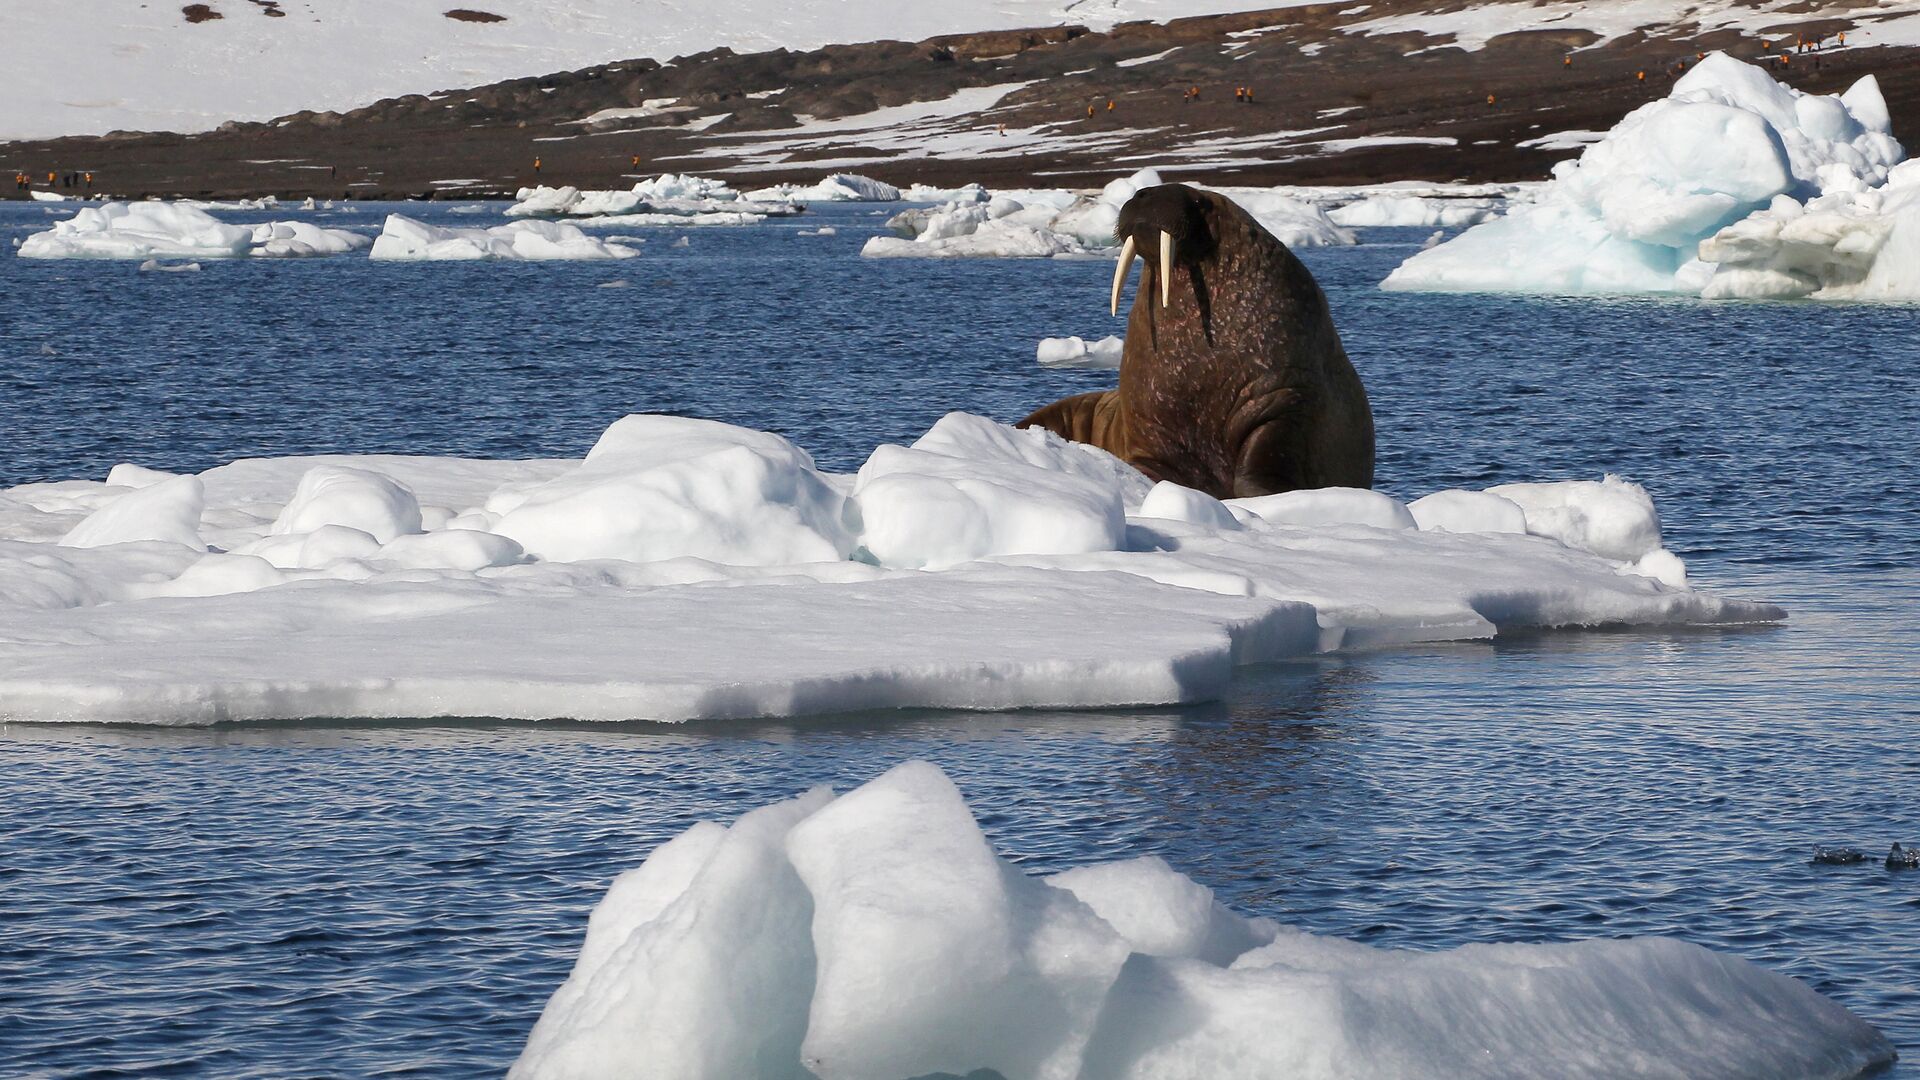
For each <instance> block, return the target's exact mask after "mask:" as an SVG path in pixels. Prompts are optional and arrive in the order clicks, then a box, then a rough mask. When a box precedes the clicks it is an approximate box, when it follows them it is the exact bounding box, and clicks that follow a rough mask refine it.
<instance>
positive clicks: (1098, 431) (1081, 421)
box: [1014, 390, 1127, 460]
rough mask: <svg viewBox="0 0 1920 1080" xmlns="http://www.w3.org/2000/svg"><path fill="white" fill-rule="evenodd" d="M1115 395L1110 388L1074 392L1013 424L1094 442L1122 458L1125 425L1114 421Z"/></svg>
mask: <svg viewBox="0 0 1920 1080" xmlns="http://www.w3.org/2000/svg"><path fill="white" fill-rule="evenodd" d="M1119 397H1120V396H1119V395H1118V394H1117V393H1115V392H1114V391H1112V390H1100V391H1096V392H1094V393H1091V394H1075V395H1073V396H1072V397H1067V398H1061V399H1060V400H1059V401H1056V402H1054V403H1053V404H1051V405H1048V406H1046V407H1044V408H1042V409H1039V410H1037V411H1035V412H1034V414H1033V415H1031V416H1029V417H1027V418H1026V419H1025V420H1022V421H1020V422H1019V423H1018V424H1015V425H1014V427H1023V428H1028V427H1037V428H1045V429H1047V430H1048V431H1051V432H1053V433H1054V434H1055V435H1058V436H1060V437H1061V438H1063V439H1066V440H1068V441H1071V442H1077V443H1086V444H1087V445H1089V446H1097V447H1099V448H1100V449H1102V450H1105V451H1106V452H1107V453H1109V454H1112V455H1113V456H1115V457H1117V458H1121V459H1123V460H1124V459H1125V458H1126V456H1127V455H1126V447H1125V445H1123V444H1124V443H1125V442H1126V439H1125V434H1124V433H1125V425H1123V424H1120V423H1119V422H1118V421H1119V419H1120V409H1119V405H1120V401H1119Z"/></svg>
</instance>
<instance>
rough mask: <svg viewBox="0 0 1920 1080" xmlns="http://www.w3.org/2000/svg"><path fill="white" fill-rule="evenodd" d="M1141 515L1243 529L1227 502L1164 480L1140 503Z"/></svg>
mask: <svg viewBox="0 0 1920 1080" xmlns="http://www.w3.org/2000/svg"><path fill="white" fill-rule="evenodd" d="M1242 512H1243V513H1244V512H1245V511H1242ZM1138 516H1140V517H1143V518H1160V519H1162V520H1167V521H1185V522H1188V523H1190V524H1194V525H1205V526H1207V527H1209V528H1214V529H1238V528H1239V527H1240V520H1239V519H1238V518H1236V517H1235V516H1234V514H1233V509H1232V508H1231V507H1229V506H1228V505H1227V504H1226V503H1223V502H1221V501H1220V500H1219V499H1216V498H1214V497H1213V496H1211V495H1209V494H1207V493H1206V492H1204V491H1195V490H1194V489H1192V488H1190V487H1181V486H1180V485H1179V484H1176V483H1174V482H1173V481H1171V480H1162V481H1160V482H1159V483H1157V484H1155V485H1153V490H1152V491H1149V492H1148V493H1147V497H1146V498H1145V499H1142V500H1141V502H1140V509H1139V511H1138Z"/></svg>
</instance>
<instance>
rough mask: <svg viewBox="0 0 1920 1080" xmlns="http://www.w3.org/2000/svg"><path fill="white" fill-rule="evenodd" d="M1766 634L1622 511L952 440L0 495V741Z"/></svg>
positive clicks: (1190, 688)
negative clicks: (1682, 627)
mask: <svg viewBox="0 0 1920 1080" xmlns="http://www.w3.org/2000/svg"><path fill="white" fill-rule="evenodd" d="M529 224H530V223H529ZM1780 617H1782V613H1781V612H1780V610H1779V609H1778V608H1774V607H1771V606H1769V605H1765V604H1755V603H1748V602H1743V601H1739V600H1732V599H1726V598H1722V597H1718V596H1715V595H1711V594H1709V593H1706V592H1702V591H1699V590H1695V589H1692V588H1690V587H1688V586H1687V584H1686V578H1685V568H1684V566H1683V565H1682V564H1681V561H1680V560H1679V559H1678V558H1677V557H1675V556H1674V555H1672V554H1671V553H1670V552H1667V551H1666V550H1665V549H1664V548H1663V547H1662V546H1661V532H1660V523H1659V518H1658V515H1657V513H1656V511H1655V508H1654V505H1653V501H1652V500H1651V499H1650V498H1649V497H1648V496H1647V494H1646V492H1645V491H1644V490H1642V489H1641V488H1639V487H1638V486H1636V485H1633V484H1629V483H1626V482H1625V481H1621V480H1618V479H1614V478H1608V479H1607V480H1605V481H1592V482H1587V481H1582V482H1566V483H1554V484H1526V485H1507V486H1505V487H1501V488H1496V489H1492V490H1490V491H1484V492H1470V491H1456V492H1448V493H1436V494H1434V495H1430V496H1428V497H1427V498H1425V499H1421V500H1418V501H1416V502H1415V503H1413V504H1412V505H1411V506H1407V505H1403V504H1401V503H1400V502H1398V501H1397V500H1395V499H1393V498H1391V497H1390V496H1388V495H1386V494H1384V493H1381V492H1375V491H1352V490H1345V489H1328V490H1323V491H1305V492H1291V493H1287V494H1284V495H1274V496H1267V497H1263V498H1258V499H1242V500H1234V501H1231V502H1224V503H1223V502H1221V501H1219V500H1217V499H1213V498H1211V497H1209V496H1207V495H1205V494H1202V493H1200V492H1197V491H1192V490H1189V489H1185V488H1181V487H1178V486H1176V485H1173V484H1165V483H1163V484H1158V485H1156V484H1153V483H1151V482H1149V481H1148V480H1147V478H1146V477H1144V476H1142V475H1141V474H1140V473H1138V472H1137V471H1135V470H1134V469H1132V468H1131V467H1129V466H1127V465H1125V464H1124V463H1122V462H1120V461H1119V460H1118V459H1116V458H1114V457H1112V456H1111V455H1108V454H1106V453H1104V452H1103V451H1100V450H1098V449H1095V448H1093V447H1089V446H1084V445H1080V444H1076V443H1069V442H1065V441H1063V440H1061V439H1059V438H1058V437H1056V436H1054V435H1052V434H1051V433H1048V432H1045V431H1035V430H1016V429H1014V428H1010V427H1006V426H1004V425H1001V424H997V423H994V422H992V421H990V420H987V419H984V418H981V417H977V416H971V415H967V414H964V413H954V414H951V415H949V416H947V417H945V418H943V419H942V420H941V421H940V422H939V423H937V424H935V425H934V426H933V428H931V429H930V430H929V431H928V432H927V433H926V434H925V435H923V436H922V437H921V438H919V439H918V440H916V441H915V442H914V443H913V444H911V445H908V446H899V445H886V446H881V447H879V448H877V449H875V450H874V451H873V453H872V455H871V456H870V458H869V459H868V460H867V461H866V463H865V464H864V465H863V466H862V467H861V469H860V470H859V472H858V473H857V474H856V475H850V476H849V475H837V474H832V473H826V472H822V471H821V470H819V469H818V468H817V467H816V466H815V464H814V462H813V461H812V459H811V458H810V457H808V456H807V454H806V453H805V452H804V451H802V450H801V449H800V448H799V447H796V446H794V445H793V444H792V443H790V442H789V441H787V440H786V439H783V438H781V437H779V436H777V435H772V434H769V433H766V432H758V431H750V430H746V429H742V428H737V427H731V426H729V425H725V424H719V423H714V422H711V421H702V420H692V419H685V418H679V417H666V416H632V417H627V418H625V419H622V420H620V421H619V422H617V423H615V424H613V425H612V426H611V427H609V428H608V429H607V432H606V433H605V434H604V435H603V436H602V438H601V439H600V441H599V443H597V444H596V445H595V447H594V448H593V450H592V452H591V453H589V454H588V455H587V457H586V458H585V460H581V461H470V460H463V459H453V458H425V457H394V456H367V457H349V456H332V457H305V458H268V459H256V460H246V461H238V462H234V463H232V464H229V465H224V466H221V467H219V468H215V469H210V470H208V471H206V472H204V473H200V474H198V475H197V476H183V477H172V476H169V475H168V474H165V473H160V472H155V471H153V470H150V469H141V468H138V467H136V466H133V465H122V466H119V467H117V468H115V469H114V470H113V472H112V473H111V474H110V475H109V476H108V477H107V479H106V481H105V482H99V481H65V482H60V483H43V484H27V485H23V486H20V487H15V488H11V489H7V490H4V491H0V625H4V626H5V627H6V633H5V634H4V635H0V720H20V721H118V722H135V723H208V722H213V721H218V720H251V719H271V718H299V717H308V716H361V717H416V716H499V717H519V718H528V719H539V718H545V717H572V718H578V719H588V720H625V719H633V718H642V719H653V720H663V721H680V720H693V719H705V718H729V717H752V716H804V715H810V714H818V713H829V712H836V711H844V710H856V709H872V708H892V707H916V706H926V707H943V708H974V709H1002V708H1019V707H1027V706H1049V707H1054V706H1058V707H1083V706H1084V707H1104V706H1120V705H1148V704H1168V703H1178V702H1189V701H1199V700H1206V699H1209V698H1213V697H1217V696H1219V695H1220V694H1222V693H1223V692H1225V690H1226V688H1227V685H1228V683H1229V682H1230V681H1231V679H1232V677H1233V672H1234V669H1235V667H1236V666H1238V665H1241V664H1249V663H1261V662H1266V661H1272V660H1277V659H1283V658H1286V657H1293V656H1301V655H1306V654H1311V653H1314V652H1318V651H1323V650H1335V649H1353V648H1365V647H1369V646H1377V645H1383V644H1393V643H1398V642H1408V641H1436V640H1457V639H1473V638H1487V637H1491V636H1494V635H1495V634H1497V633H1499V632H1501V631H1503V630H1508V629H1517V628H1527V627H1573V626H1598V625H1663V624H1665V625H1670V624H1691V623H1729V622H1752V621H1765V620H1772V619H1778V618H1780ZM290 636H291V637H293V638H297V640H298V642H299V645H298V647H297V648H290V647H288V645H287V642H288V641H289V640H290Z"/></svg>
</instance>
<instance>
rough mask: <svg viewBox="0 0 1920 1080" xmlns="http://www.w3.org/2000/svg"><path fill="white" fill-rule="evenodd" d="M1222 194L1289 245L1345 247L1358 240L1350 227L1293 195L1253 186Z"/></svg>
mask: <svg viewBox="0 0 1920 1080" xmlns="http://www.w3.org/2000/svg"><path fill="white" fill-rule="evenodd" d="M1220 193H1221V194H1222V195H1225V196H1226V197H1227V198H1229V199H1232V200H1233V201H1234V202H1236V203H1238V204H1239V205H1240V208H1241V209H1242V210H1245V211H1246V212H1247V213H1249V214H1252V215H1253V219H1254V220H1255V221H1258V222H1259V223H1260V226H1261V228H1264V229H1266V230H1267V231H1268V232H1270V233H1272V234H1273V235H1274V238H1275V239H1277V240H1279V241H1280V242H1281V243H1283V244H1285V245H1287V246H1288V247H1294V248H1310V247H1344V246H1348V245H1352V244H1354V243H1357V242H1358V238H1357V237H1356V236H1355V235H1354V233H1353V231H1352V230H1351V229H1347V228H1343V227H1342V226H1341V225H1340V224H1339V223H1336V222H1335V221H1334V220H1333V219H1332V218H1331V217H1329V216H1328V215H1327V212H1326V211H1324V210H1322V209H1320V208H1319V207H1318V206H1315V205H1313V204H1312V203H1310V202H1307V201H1305V200H1302V199H1296V198H1294V197H1293V196H1292V195H1289V194H1286V193H1283V192H1279V191H1261V190H1259V189H1250V188H1231V189H1227V190H1223V191H1221V192H1220Z"/></svg>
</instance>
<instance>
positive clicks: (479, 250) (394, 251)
mask: <svg viewBox="0 0 1920 1080" xmlns="http://www.w3.org/2000/svg"><path fill="white" fill-rule="evenodd" d="M638 254H640V251H639V249H638V248H632V247H627V246H626V245H624V244H614V243H609V242H607V241H604V240H600V239H597V238H595V237H591V236H588V235H587V234H586V233H584V232H581V231H580V229H579V228H578V227H576V226H573V225H569V224H566V223H565V222H560V221H540V220H532V221H512V222H508V223H507V224H505V225H496V226H494V227H493V228H490V229H445V228H441V227H440V226H437V225H429V224H427V223H426V222H424V221H416V220H414V219H413V218H410V217H407V216H406V215H404V214H388V215H387V220H386V223H385V224H384V225H382V226H381V228H380V235H379V236H378V237H376V238H375V239H374V241H373V251H372V252H371V253H370V255H369V257H370V258H374V259H380V260H384V261H394V262H437V261H448V260H473V259H503V260H512V261H518V262H548V261H558V260H574V259H630V258H632V257H633V256H635V255H638Z"/></svg>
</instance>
